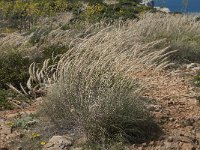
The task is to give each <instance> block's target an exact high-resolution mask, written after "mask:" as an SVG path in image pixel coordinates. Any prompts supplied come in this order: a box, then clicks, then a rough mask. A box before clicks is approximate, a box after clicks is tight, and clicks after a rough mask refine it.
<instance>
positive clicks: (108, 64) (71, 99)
mask: <svg viewBox="0 0 200 150" xmlns="http://www.w3.org/2000/svg"><path fill="white" fill-rule="evenodd" d="M84 25H85V24H84ZM62 27H63V26H56V27H54V28H48V29H41V28H38V29H37V30H35V31H33V32H32V33H30V34H25V35H23V36H22V35H19V34H17V33H14V34H11V35H8V36H6V37H4V38H1V39H0V43H3V44H1V46H0V50H1V51H2V50H4V49H5V48H6V47H7V46H8V45H9V47H10V48H11V49H12V48H15V50H16V51H20V53H21V54H22V55H23V56H26V53H27V52H28V53H29V55H28V56H29V58H30V59H31V60H36V58H38V57H37V56H36V55H31V54H33V53H35V54H37V55H38V54H43V55H44V54H45V53H43V52H45V49H47V51H48V50H49V52H50V53H48V55H45V57H43V59H42V61H43V60H45V61H44V62H43V65H42V61H41V60H40V62H39V63H37V62H36V63H32V64H31V65H30V67H29V75H30V77H29V80H28V82H27V85H26V86H27V88H26V89H23V88H22V89H23V90H24V93H26V92H25V91H26V90H28V92H27V94H28V93H32V92H33V93H34V92H35V91H36V90H42V92H44V93H45V94H46V93H47V95H46V99H45V101H44V102H43V105H42V109H43V112H45V114H46V115H47V116H48V117H49V118H50V119H51V120H52V122H53V123H55V125H56V126H57V127H58V128H60V129H62V130H63V129H66V130H71V129H73V130H77V131H78V132H79V134H82V133H84V134H85V135H86V136H87V138H88V141H92V142H98V143H100V144H102V145H104V144H106V143H109V144H110V142H112V141H122V142H130V143H132V142H144V141H146V140H151V139H152V138H155V137H156V136H158V135H159V133H160V129H159V127H158V126H157V125H156V124H155V122H153V120H152V118H151V116H150V115H149V112H148V111H147V110H146V105H147V104H148V103H149V102H150V101H149V100H148V99H147V98H144V97H143V95H142V90H143V88H147V87H148V84H149V83H144V82H143V83H142V84H140V83H141V82H139V81H138V80H137V79H136V78H134V76H135V75H136V74H138V73H140V72H143V71H144V70H148V69H149V70H151V71H152V70H153V71H156V70H164V69H169V68H172V67H174V66H178V65H180V64H183V63H186V62H198V60H199V58H200V49H199V47H200V45H199V43H200V41H199V37H198V36H199V35H198V33H200V24H199V22H198V21H197V20H195V18H194V17H191V16H182V15H169V14H161V13H154V14H151V13H147V14H143V15H141V19H140V20H127V21H119V20H118V21H116V22H114V23H113V22H112V24H109V23H105V22H103V21H102V22H100V23H98V24H95V25H89V24H87V26H86V27H87V28H81V30H79V29H77V28H73V29H67V30H65V31H63V28H62ZM47 30H48V31H47ZM14 35H15V36H14ZM34 38H36V39H34ZM8 39H9V40H8ZM17 39H18V40H17ZM31 41H32V42H31ZM18 42H19V43H18ZM49 47H51V49H48V48H49ZM55 47H61V49H56V48H55ZM24 48H26V51H24ZM52 49H53V50H52ZM54 49H56V50H61V51H60V52H59V53H56V51H55V50H54ZM51 52H52V53H53V55H52V57H51V54H52V53H51ZM47 56H48V57H47ZM31 57H32V58H31ZM130 74H131V77H130ZM34 94H35V93H34ZM36 96H38V95H37V94H36Z"/></svg>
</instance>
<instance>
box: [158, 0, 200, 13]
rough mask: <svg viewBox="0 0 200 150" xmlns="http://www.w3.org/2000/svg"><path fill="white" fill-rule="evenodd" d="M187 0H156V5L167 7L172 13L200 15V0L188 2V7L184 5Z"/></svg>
mask: <svg viewBox="0 0 200 150" xmlns="http://www.w3.org/2000/svg"><path fill="white" fill-rule="evenodd" d="M184 1H187V0H155V5H156V6H160V7H167V8H169V9H170V11H171V12H186V13H200V0H188V5H187V7H186V5H184Z"/></svg>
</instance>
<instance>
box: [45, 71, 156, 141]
mask: <svg viewBox="0 0 200 150" xmlns="http://www.w3.org/2000/svg"><path fill="white" fill-rule="evenodd" d="M137 88H138V86H137V85H136V84H135V83H134V82H132V81H131V80H128V79H124V78H123V77H121V76H119V75H116V74H112V73H105V72H98V71H97V72H96V71H95V72H93V73H92V75H91V76H90V75H88V73H86V72H80V73H77V72H76V71H75V70H73V69H71V70H67V72H66V74H65V76H64V77H63V80H60V81H59V82H58V83H56V84H54V85H53V86H52V87H51V88H50V89H49V92H48V95H47V101H46V102H45V103H44V107H43V108H44V109H45V112H46V114H47V115H48V116H49V117H50V118H51V119H52V121H53V122H54V123H55V124H56V125H57V126H58V127H59V128H61V129H63V128H65V129H77V130H78V129H79V130H81V131H82V132H84V133H85V134H86V135H87V138H88V140H89V141H92V142H98V143H110V142H111V141H123V142H131V143H133V142H143V141H146V140H149V139H151V138H152V137H153V136H155V135H153V134H152V133H153V132H157V131H158V128H157V126H156V125H155V124H154V122H153V121H152V120H151V118H150V117H149V114H148V112H147V111H146V110H145V107H144V99H143V98H141V97H140V96H139V95H137V94H136V93H135V90H136V89H137ZM152 131H153V132H152Z"/></svg>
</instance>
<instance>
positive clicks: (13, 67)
mask: <svg viewBox="0 0 200 150" xmlns="http://www.w3.org/2000/svg"><path fill="white" fill-rule="evenodd" d="M29 65H30V60H29V58H28V57H23V56H22V54H21V53H19V52H14V51H11V52H10V51H8V52H7V54H3V55H2V56H0V88H7V85H6V84H7V83H11V84H12V85H13V86H15V87H19V85H20V83H22V84H23V83H26V81H27V80H28V77H29V74H28V68H29Z"/></svg>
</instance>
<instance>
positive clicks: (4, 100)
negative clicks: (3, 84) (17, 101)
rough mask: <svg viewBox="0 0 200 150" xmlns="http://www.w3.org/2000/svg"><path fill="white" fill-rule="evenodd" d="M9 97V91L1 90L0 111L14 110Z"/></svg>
mask: <svg viewBox="0 0 200 150" xmlns="http://www.w3.org/2000/svg"><path fill="white" fill-rule="evenodd" d="M8 96H9V92H8V91H7V90H0V111H1V110H5V109H12V108H13V106H12V104H11V103H9V102H8Z"/></svg>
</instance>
